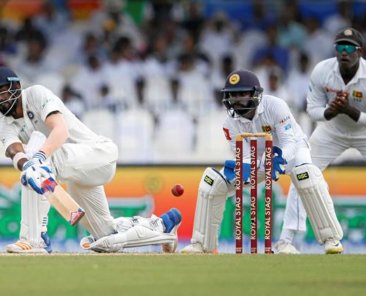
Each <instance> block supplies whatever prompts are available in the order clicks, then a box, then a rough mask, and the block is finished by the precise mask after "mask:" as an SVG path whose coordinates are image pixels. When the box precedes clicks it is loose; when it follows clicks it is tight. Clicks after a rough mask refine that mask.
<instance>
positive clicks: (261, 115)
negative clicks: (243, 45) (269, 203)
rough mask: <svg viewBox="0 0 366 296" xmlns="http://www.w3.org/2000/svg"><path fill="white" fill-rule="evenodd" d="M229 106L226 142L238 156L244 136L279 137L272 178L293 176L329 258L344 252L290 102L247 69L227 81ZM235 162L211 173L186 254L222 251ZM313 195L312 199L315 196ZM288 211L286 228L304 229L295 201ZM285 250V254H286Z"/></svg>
mask: <svg viewBox="0 0 366 296" xmlns="http://www.w3.org/2000/svg"><path fill="white" fill-rule="evenodd" d="M222 92H223V103H224V105H225V107H226V108H227V110H228V114H229V116H228V117H227V119H226V121H225V122H224V132H225V136H226V139H227V140H228V141H229V143H230V144H231V147H232V149H233V151H235V138H236V135H238V134H240V133H257V132H269V133H271V134H272V136H273V145H274V147H273V170H272V179H273V180H275V181H277V180H278V178H279V175H280V174H288V175H290V176H291V179H292V180H293V182H294V185H295V187H296V189H297V191H298V192H299V195H300V197H301V200H302V202H303V203H304V204H305V208H306V209H307V211H308V215H309V218H310V221H311V224H312V227H313V229H314V233H315V235H316V238H317V240H318V242H319V243H320V244H322V245H324V249H325V253H327V254H337V253H341V252H342V251H343V247H342V245H341V243H340V240H341V239H342V237H343V232H342V229H341V226H340V224H339V222H338V220H337V217H336V215H335V212H334V207H333V202H332V199H331V197H330V195H329V192H328V187H327V184H326V182H325V180H324V178H323V175H322V173H321V171H320V170H319V169H318V168H317V167H316V166H315V165H313V164H312V160H311V156H310V149H309V145H308V141H307V137H306V135H305V134H304V133H303V131H302V130H301V128H300V126H299V125H298V124H297V123H296V121H295V119H294V117H293V115H292V114H291V112H290V109H289V107H288V105H287V104H286V103H285V101H284V100H282V99H280V98H277V97H274V96H270V95H263V88H262V87H261V86H260V83H259V81H258V78H257V76H256V75H255V74H254V73H252V72H250V71H245V70H239V71H234V72H232V73H231V74H230V75H229V76H228V77H227V79H226V83H225V87H224V88H223V90H222ZM243 151H244V156H243V182H244V184H245V185H246V186H249V183H250V180H249V178H250V147H249V141H248V139H244V140H243ZM258 155H259V159H260V158H261V155H264V139H258ZM234 169H235V161H234V160H227V161H226V162H225V165H224V168H223V169H222V170H221V171H220V172H219V171H217V170H215V169H213V168H207V169H206V170H205V172H204V173H203V176H202V179H201V182H200V184H199V188H198V196H197V204H196V212H195V218H194V226H193V233H192V239H191V244H190V245H188V246H186V247H185V248H184V249H183V250H182V252H183V253H212V252H215V251H216V250H217V248H218V235H219V229H220V224H221V222H222V218H223V213H224V209H225V202H226V198H227V197H228V196H230V195H232V193H233V192H234V182H235V172H234ZM263 180H264V161H263V158H262V161H261V162H259V164H258V182H260V181H263ZM310 192H311V194H310ZM288 202H289V203H290V204H288V205H287V206H288V207H290V208H292V209H293V210H292V211H287V214H286V215H287V217H286V218H287V221H288V222H289V223H288V224H286V225H285V229H287V228H288V229H289V230H290V231H297V230H298V225H297V222H298V217H297V212H296V210H297V207H298V205H297V204H296V203H293V200H290V201H288ZM284 249H285V251H284ZM276 251H277V252H278V253H289V254H297V253H298V251H297V250H296V248H294V246H293V245H291V244H286V245H280V246H276Z"/></svg>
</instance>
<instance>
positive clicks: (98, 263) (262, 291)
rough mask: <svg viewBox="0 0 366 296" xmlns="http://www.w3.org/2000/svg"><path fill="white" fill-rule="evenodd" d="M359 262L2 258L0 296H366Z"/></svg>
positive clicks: (333, 258) (363, 259)
mask: <svg viewBox="0 0 366 296" xmlns="http://www.w3.org/2000/svg"><path fill="white" fill-rule="evenodd" d="M365 291H366V256H365V255H295V256H285V255H263V254H262V255H234V254H232V255H229V254H225V255H224V254H223V255H181V254H166V255H164V254H152V255H148V254H136V255H133V254H121V255H100V254H95V255H86V254H82V255H77V254H71V255H50V256H30V255H27V256H21V255H13V256H12V255H2V256H0V295H2V296H12V295H22V296H23V295H26V296H30V295H46V296H48V295H49V296H57V295H87V296H94V295H98V296H111V295H126V296H136V295H144V296H149V295H158V296H164V295H170V296H179V295H185V296H187V295H188V296H195V295H210V296H213V295H222V296H231V295H267V296H275V295H281V296H286V295H291V296H300V295H310V296H316V295H322V296H323V295H331V296H335V295H347V296H350V295H365V293H366V292H365Z"/></svg>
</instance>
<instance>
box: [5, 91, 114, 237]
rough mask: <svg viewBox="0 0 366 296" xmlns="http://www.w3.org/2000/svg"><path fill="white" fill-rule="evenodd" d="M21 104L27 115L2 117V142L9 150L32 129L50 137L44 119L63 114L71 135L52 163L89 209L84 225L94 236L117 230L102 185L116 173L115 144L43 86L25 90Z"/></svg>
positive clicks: (70, 189) (70, 188)
mask: <svg viewBox="0 0 366 296" xmlns="http://www.w3.org/2000/svg"><path fill="white" fill-rule="evenodd" d="M22 104H23V113H24V118H21V119H14V118H12V117H6V118H3V130H2V132H1V142H2V145H4V147H5V149H6V147H8V146H9V145H10V144H12V143H15V142H22V143H27V142H28V141H29V137H30V135H31V133H32V132H33V131H40V132H42V133H44V134H45V135H46V136H48V135H49V133H50V130H49V129H48V127H47V126H46V124H45V122H44V121H45V119H46V117H47V116H48V115H49V114H50V113H52V112H56V111H58V112H60V113H62V114H63V116H64V118H65V122H66V124H67V127H68V130H69V138H68V139H67V141H66V143H64V144H63V145H62V147H61V148H60V149H58V150H57V151H55V152H54V153H53V155H52V156H51V157H50V163H51V166H52V167H53V168H54V171H55V173H56V177H57V178H58V179H59V180H61V181H63V182H65V183H67V185H68V191H69V192H70V194H71V195H72V196H73V198H74V199H75V200H76V201H77V202H78V203H79V204H80V205H81V206H82V207H83V208H84V209H85V210H86V217H87V220H88V221H84V225H85V226H86V227H87V229H88V230H89V231H90V232H91V233H92V234H93V235H94V236H95V237H101V236H104V235H108V234H110V233H112V232H114V222H113V218H112V217H111V215H110V212H109V209H108V204H107V200H106V196H105V193H104V188H103V185H104V184H105V183H106V182H108V181H109V180H111V178H112V177H113V176H114V173H115V168H116V161H117V157H118V149H117V147H116V145H115V144H114V143H113V142H112V141H111V140H109V139H107V138H105V137H102V136H99V135H96V134H95V133H94V132H92V131H91V130H90V129H89V128H88V127H87V126H85V125H84V124H83V123H82V122H81V121H80V120H79V119H78V118H76V116H74V114H72V113H71V112H70V111H69V110H68V109H67V108H66V107H65V105H64V104H63V102H62V101H61V100H60V98H58V97H57V96H56V95H54V94H53V93H52V92H51V91H50V90H48V89H47V88H45V87H43V86H40V85H34V86H31V87H29V88H26V89H24V90H23V91H22ZM83 220H85V219H83ZM82 222H83V221H82Z"/></svg>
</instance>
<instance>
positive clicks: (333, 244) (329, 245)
mask: <svg viewBox="0 0 366 296" xmlns="http://www.w3.org/2000/svg"><path fill="white" fill-rule="evenodd" d="M324 250H325V254H341V253H343V246H342V244H341V242H340V241H338V240H334V239H329V240H327V241H326V242H325V243H324Z"/></svg>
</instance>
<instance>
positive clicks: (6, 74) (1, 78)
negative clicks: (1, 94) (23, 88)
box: [0, 67, 20, 86]
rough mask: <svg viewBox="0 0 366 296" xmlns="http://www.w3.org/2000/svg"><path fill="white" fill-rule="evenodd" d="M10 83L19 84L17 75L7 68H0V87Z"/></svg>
mask: <svg viewBox="0 0 366 296" xmlns="http://www.w3.org/2000/svg"><path fill="white" fill-rule="evenodd" d="M12 82H20V80H19V77H18V76H17V74H15V73H14V71H13V70H11V69H10V68H8V67H0V86H3V85H7V84H10V83H12Z"/></svg>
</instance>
